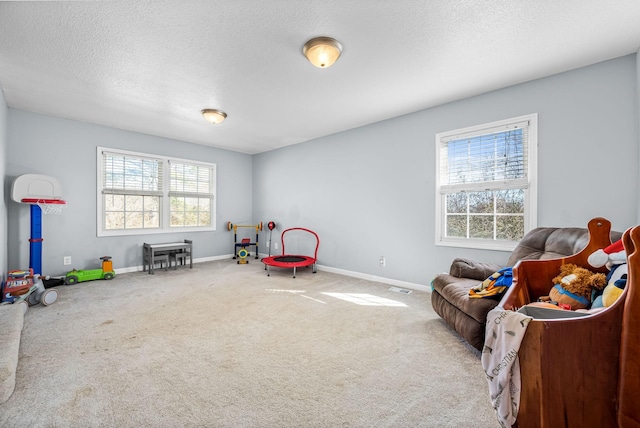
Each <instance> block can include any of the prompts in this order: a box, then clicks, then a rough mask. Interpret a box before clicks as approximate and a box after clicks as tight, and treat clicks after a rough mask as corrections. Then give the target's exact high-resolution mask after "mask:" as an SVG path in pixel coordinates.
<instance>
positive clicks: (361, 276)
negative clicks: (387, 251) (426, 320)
mask: <svg viewBox="0 0 640 428" xmlns="http://www.w3.org/2000/svg"><path fill="white" fill-rule="evenodd" d="M258 257H260V258H263V257H268V255H267V254H260V253H259V254H258ZM231 258H233V254H224V255H222V256H213V257H201V258H197V259H193V263H205V262H213V261H216V260H224V259H231ZM316 268H317V269H318V270H322V271H325V272H331V273H337V274H338V275H344V276H350V277H352V278H358V279H364V280H367V281H373V282H381V283H383V284H389V285H395V286H396V287H402V288H409V289H411V290H418V291H426V292H431V287H430V286H428V285H422V284H415V283H413V282H407V281H399V280H397V279H392V278H385V277H382V276H377V275H371V274H367V273H361V272H354V271H350V270H345V269H338V268H332V267H329V266H322V265H316ZM141 270H142V266H131V267H126V268H120V269H115V271H116V275H117V274H122V273H130V272H139V271H141Z"/></svg>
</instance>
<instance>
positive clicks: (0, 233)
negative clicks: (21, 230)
mask: <svg viewBox="0 0 640 428" xmlns="http://www.w3.org/2000/svg"><path fill="white" fill-rule="evenodd" d="M7 116H8V109H7V103H6V101H5V99H4V93H3V92H2V89H1V88H0V177H4V176H5V169H6V165H7V145H8V143H7ZM3 183H4V181H3ZM5 201H6V198H5V186H0V242H3V243H4V245H0V279H1V280H4V279H5V272H6V271H7V247H8V245H7V204H6V202H5Z"/></svg>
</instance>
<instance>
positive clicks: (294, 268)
mask: <svg viewBox="0 0 640 428" xmlns="http://www.w3.org/2000/svg"><path fill="white" fill-rule="evenodd" d="M293 277H294V278H295V277H296V267H295V266H294V267H293Z"/></svg>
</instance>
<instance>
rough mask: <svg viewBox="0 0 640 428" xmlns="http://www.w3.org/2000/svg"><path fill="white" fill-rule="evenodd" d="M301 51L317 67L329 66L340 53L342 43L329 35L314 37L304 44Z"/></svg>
mask: <svg viewBox="0 0 640 428" xmlns="http://www.w3.org/2000/svg"><path fill="white" fill-rule="evenodd" d="M302 53H303V54H304V56H306V57H307V59H308V60H309V62H310V63H311V64H313V65H315V66H316V67H318V68H327V67H331V66H332V65H333V63H334V62H336V61H337V60H338V58H339V57H340V54H341V53H342V45H341V44H340V42H338V41H337V40H336V39H332V38H331V37H316V38H313V39H311V40H309V41H308V42H307V43H305V44H304V47H303V48H302Z"/></svg>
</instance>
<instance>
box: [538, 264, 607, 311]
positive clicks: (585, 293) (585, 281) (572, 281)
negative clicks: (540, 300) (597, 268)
mask: <svg viewBox="0 0 640 428" xmlns="http://www.w3.org/2000/svg"><path fill="white" fill-rule="evenodd" d="M552 282H553V283H554V284H555V285H554V286H553V288H552V289H551V291H549V298H550V299H551V300H552V301H554V302H557V303H558V306H563V307H567V306H568V307H570V308H571V309H572V310H576V309H588V308H589V307H590V306H591V296H592V294H593V292H594V290H602V289H603V288H604V287H605V285H607V277H606V276H605V275H604V274H603V273H594V272H591V271H590V270H588V269H585V268H582V267H578V266H576V265H575V264H572V263H569V264H566V265H562V266H561V267H560V275H558V276H556V277H555V278H553V280H552Z"/></svg>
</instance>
